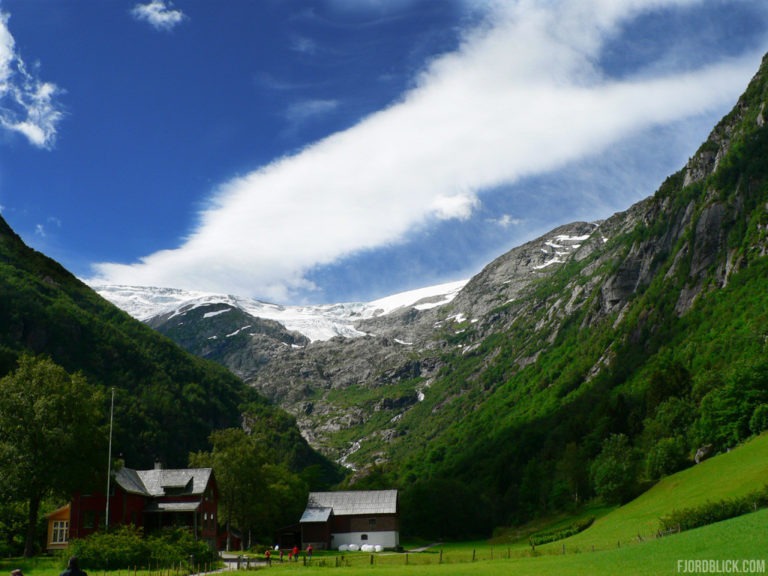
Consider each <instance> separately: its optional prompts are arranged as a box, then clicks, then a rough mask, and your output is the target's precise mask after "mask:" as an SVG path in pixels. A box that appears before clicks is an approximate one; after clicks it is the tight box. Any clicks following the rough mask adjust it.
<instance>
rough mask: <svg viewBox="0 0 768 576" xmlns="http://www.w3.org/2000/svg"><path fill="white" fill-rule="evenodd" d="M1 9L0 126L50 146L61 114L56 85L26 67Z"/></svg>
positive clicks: (7, 16)
mask: <svg viewBox="0 0 768 576" xmlns="http://www.w3.org/2000/svg"><path fill="white" fill-rule="evenodd" d="M9 19H10V16H9V15H8V14H7V13H4V12H0V126H2V128H4V129H5V130H8V131H11V132H16V133H18V134H21V135H23V136H24V137H26V139H27V140H28V141H29V142H30V143H31V144H32V145H34V146H37V147H39V148H50V147H52V146H53V144H54V142H55V140H56V133H57V128H58V124H59V122H60V121H61V119H62V117H63V114H62V112H61V110H60V109H59V107H58V104H57V103H56V96H57V95H58V94H59V93H60V90H59V88H58V87H57V86H56V85H55V84H53V83H51V82H43V81H41V80H40V79H39V78H38V77H37V76H36V75H35V74H34V73H33V72H30V71H29V70H28V69H27V66H26V65H25V63H24V60H23V59H22V58H21V55H20V54H19V53H18V51H17V50H16V42H15V40H14V38H13V35H12V34H11V32H10V30H9V28H8V21H9Z"/></svg>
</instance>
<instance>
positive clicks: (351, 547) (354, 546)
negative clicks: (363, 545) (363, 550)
mask: <svg viewBox="0 0 768 576" xmlns="http://www.w3.org/2000/svg"><path fill="white" fill-rule="evenodd" d="M358 550H360V546H358V545H357V544H350V545H349V551H350V552H357V551H358Z"/></svg>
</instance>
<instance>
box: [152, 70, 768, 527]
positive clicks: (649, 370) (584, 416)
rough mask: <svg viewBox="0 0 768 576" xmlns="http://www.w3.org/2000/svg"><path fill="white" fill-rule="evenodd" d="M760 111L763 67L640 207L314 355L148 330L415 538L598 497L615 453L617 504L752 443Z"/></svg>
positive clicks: (568, 229) (357, 324)
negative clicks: (310, 448) (245, 389)
mask: <svg viewBox="0 0 768 576" xmlns="http://www.w3.org/2000/svg"><path fill="white" fill-rule="evenodd" d="M767 102H768V64H766V62H765V61H764V62H763V65H762V66H761V68H760V70H759V71H758V73H757V75H756V76H755V78H754V79H753V81H752V82H751V83H750V85H749V87H748V88H747V90H746V92H745V94H744V95H743V96H742V97H741V98H740V99H739V101H738V103H737V104H736V106H735V107H734V109H733V111H732V112H731V113H730V114H728V115H727V116H726V117H725V118H724V119H723V120H722V121H721V122H720V123H719V124H718V125H717V126H716V127H715V128H714V130H713V131H712V133H711V135H710V136H709V138H708V139H707V141H706V142H705V143H704V144H703V145H702V146H701V147H700V149H699V150H698V151H697V152H696V154H695V155H694V156H693V157H692V158H691V159H690V161H689V162H688V164H687V165H686V166H685V167H684V168H683V169H682V170H680V171H679V172H678V173H676V174H673V175H672V176H670V177H669V178H668V179H667V180H666V181H665V182H664V183H662V185H661V186H660V188H659V190H658V191H657V192H656V193H655V194H654V195H653V196H651V197H649V198H647V199H646V200H643V201H641V202H639V203H637V204H635V205H634V206H632V207H630V208H629V209H628V210H626V211H625V212H622V213H618V214H615V215H613V216H612V217H610V218H608V219H606V220H605V221H602V222H599V223H573V224H569V225H566V226H563V227H561V228H558V229H556V230H553V231H552V232H551V233H550V234H547V235H545V236H543V237H542V238H539V239H537V240H534V241H532V242H529V243H527V244H525V245H523V246H520V247H518V248H516V249H514V250H512V251H510V252H508V253H507V254H505V255H503V256H501V257H500V258H498V259H497V260H495V261H494V262H492V263H490V264H489V265H488V266H487V267H486V268H485V269H484V270H482V271H481V272H480V273H479V274H478V275H476V276H475V277H474V278H472V279H471V280H470V281H469V282H467V283H466V285H464V286H463V287H462V288H461V290H460V291H459V292H458V293H457V294H455V297H453V298H452V299H451V300H450V301H448V302H445V303H443V304H441V305H437V306H432V305H430V306H417V305H411V306H404V307H400V308H398V309H395V310H390V311H389V313H387V314H377V315H366V314H361V315H360V316H358V317H353V316H348V317H347V319H348V322H349V325H350V326H351V328H352V330H351V331H350V332H349V333H348V335H347V337H341V336H337V337H334V338H330V339H326V340H314V341H311V342H306V341H304V340H301V338H300V336H298V335H296V334H292V333H290V332H288V331H282V330H280V328H279V327H276V326H274V325H272V324H269V325H264V326H262V328H260V329H259V330H260V331H259V332H258V333H254V335H253V336H249V337H248V338H242V339H241V340H239V341H238V342H239V344H238V345H237V346H235V347H233V349H229V348H228V347H226V346H225V347H223V348H224V349H226V351H225V353H220V352H217V351H216V350H218V349H217V345H214V344H211V340H212V339H213V338H214V336H215V337H216V338H215V340H219V339H221V338H223V337H225V336H227V335H230V334H234V333H235V332H234V329H235V328H236V326H238V325H242V322H244V321H246V320H247V319H245V318H240V319H238V320H237V322H236V323H233V324H231V325H229V326H222V327H221V329H222V330H223V332H220V333H217V334H214V333H213V332H212V331H210V330H207V329H206V328H205V323H207V322H209V321H211V320H214V319H218V320H217V321H219V320H221V319H222V318H225V317H227V316H228V315H229V314H230V313H231V312H221V313H219V314H218V315H215V316H214V314H216V313H217V312H218V311H220V309H219V308H209V309H208V310H207V311H206V312H203V314H202V315H200V314H198V315H197V316H196V319H195V321H194V322H192V321H190V322H189V323H188V324H184V325H183V326H182V325H181V324H180V323H179V322H172V321H171V320H172V319H173V318H174V315H173V314H171V315H168V316H167V317H166V319H165V320H164V319H162V318H158V319H155V320H152V322H153V323H154V325H155V326H156V327H157V329H158V330H161V331H163V330H166V329H168V330H179V332H177V333H176V334H175V335H174V338H177V339H179V340H181V339H187V340H186V341H187V342H188V344H187V345H188V346H196V347H197V348H199V349H201V350H202V349H204V350H206V351H208V352H209V357H211V358H217V359H218V360H219V361H220V362H223V363H225V364H226V365H229V366H231V367H232V368H233V369H234V370H236V371H238V373H239V374H242V375H243V376H244V378H245V379H246V381H247V382H248V383H249V384H250V385H252V386H253V387H255V388H256V389H258V390H260V391H261V392H263V393H264V394H265V395H267V396H268V397H270V398H271V399H273V400H274V401H275V402H278V403H279V404H281V405H282V406H284V407H285V408H286V409H287V410H289V411H290V412H291V413H293V414H294V415H295V416H296V418H297V419H298V422H299V425H300V427H301V430H302V433H303V434H304V436H305V437H306V438H308V439H309V440H310V441H311V442H312V443H313V445H315V446H316V447H318V448H320V449H322V450H323V451H324V452H325V453H326V454H328V455H331V456H333V457H334V458H336V459H339V460H340V461H342V462H344V463H345V464H347V465H348V466H350V467H352V468H355V469H357V470H358V471H359V473H358V474H357V475H356V476H355V478H356V479H357V481H359V482H361V483H362V484H363V485H368V486H376V485H385V486H386V485H389V486H391V485H396V486H400V487H401V488H403V489H404V490H405V492H404V495H403V500H404V510H410V511H411V512H410V514H411V516H410V517H409V518H408V519H407V520H408V521H409V522H411V526H412V527H413V528H415V529H416V531H417V532H419V533H422V534H428V533H429V530H430V529H434V527H435V526H439V527H440V529H441V530H442V532H441V533H440V534H435V536H436V537H439V536H441V535H445V534H451V535H455V536H458V535H467V534H469V533H477V531H482V530H484V529H487V527H488V526H495V525H498V524H500V523H508V522H514V521H520V520H525V519H527V518H531V517H533V516H535V515H537V514H540V513H542V512H543V511H548V510H555V509H562V508H563V507H567V506H573V505H574V504H578V503H579V502H580V501H581V500H582V499H583V498H584V497H585V496H590V495H593V494H595V493H598V494H601V493H602V490H603V489H605V482H604V481H603V478H602V477H601V476H600V471H601V468H600V466H599V465H602V463H603V461H602V460H601V458H602V457H603V456H604V455H605V454H606V453H607V452H608V451H609V450H610V449H611V446H612V445H613V444H615V445H616V446H619V447H620V448H619V449H615V450H613V452H611V457H613V458H614V459H618V458H620V457H621V458H625V459H626V460H627V462H626V466H624V467H623V468H622V470H623V472H622V474H621V475H619V477H618V478H620V480H621V481H622V482H623V481H624V480H627V481H628V482H631V483H634V488H633V486H627V487H626V491H625V492H624V494H625V495H626V494H631V493H632V490H633V489H636V487H637V486H639V485H642V484H643V483H644V482H649V481H653V480H654V479H656V478H658V477H659V476H660V475H663V474H665V473H669V472H671V471H674V470H676V469H679V468H680V467H682V466H685V465H688V464H689V463H690V462H691V457H692V455H693V454H694V453H695V452H696V450H697V448H699V447H700V446H702V445H708V446H712V447H713V449H714V450H724V449H727V448H728V447H730V446H732V445H734V444H735V443H737V442H739V441H741V440H743V439H744V438H746V437H747V436H748V435H749V434H750V433H757V432H759V431H761V430H763V429H766V428H768V361H766V360H764V359H765V358H766V352H768V348H767V346H768V313H767V312H766V310H768V296H767V295H768V258H766V254H768V129H766V127H765V119H764V110H765V107H766V103H767ZM231 317H232V318H237V316H236V314H234V313H233V314H232V316H231ZM248 321H249V322H250V320H249V319H248ZM254 325H255V323H254ZM227 330H229V332H226V331H227ZM190 333H191V334H200V336H199V337H195V338H190V336H189V334H190ZM238 334H240V333H238ZM361 334H362V335H361ZM350 336H353V337H350ZM265 338H272V340H271V341H270V342H272V343H271V344H268V343H267V342H266V341H265V340H264V339H265ZM206 343H207V344H206ZM206 346H207V347H206ZM234 348H236V349H237V350H234ZM605 457H606V458H607V456H605ZM446 500H450V501H451V502H452V503H454V505H453V506H452V507H451V509H450V513H446V511H445V506H442V505H441V504H440V503H441V502H444V501H446ZM408 502H411V503H412V504H413V505H412V506H407V504H408Z"/></svg>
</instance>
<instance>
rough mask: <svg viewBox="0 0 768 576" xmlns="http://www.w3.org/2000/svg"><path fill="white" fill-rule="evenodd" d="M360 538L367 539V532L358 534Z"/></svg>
mask: <svg viewBox="0 0 768 576" xmlns="http://www.w3.org/2000/svg"><path fill="white" fill-rule="evenodd" d="M360 540H368V534H360Z"/></svg>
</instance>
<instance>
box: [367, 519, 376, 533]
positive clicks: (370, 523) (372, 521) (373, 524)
mask: <svg viewBox="0 0 768 576" xmlns="http://www.w3.org/2000/svg"><path fill="white" fill-rule="evenodd" d="M368 528H369V529H370V530H375V529H376V518H368Z"/></svg>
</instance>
